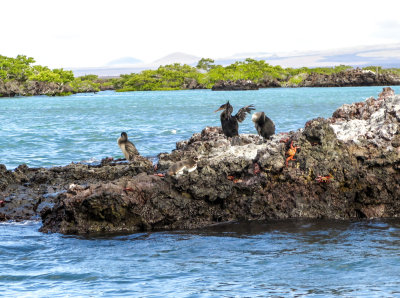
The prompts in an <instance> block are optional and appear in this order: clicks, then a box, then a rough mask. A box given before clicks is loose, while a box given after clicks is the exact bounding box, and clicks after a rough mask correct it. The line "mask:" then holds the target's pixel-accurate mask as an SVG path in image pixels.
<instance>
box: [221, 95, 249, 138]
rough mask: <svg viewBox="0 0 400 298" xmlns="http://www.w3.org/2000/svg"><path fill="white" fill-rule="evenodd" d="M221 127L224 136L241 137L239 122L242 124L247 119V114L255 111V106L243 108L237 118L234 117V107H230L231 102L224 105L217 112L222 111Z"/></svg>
mask: <svg viewBox="0 0 400 298" xmlns="http://www.w3.org/2000/svg"><path fill="white" fill-rule="evenodd" d="M221 110H223V112H222V113H221V126H222V131H223V132H224V135H226V136H227V137H228V138H231V137H236V136H238V135H239V124H238V122H242V121H243V120H244V119H245V118H246V113H249V114H250V113H251V111H252V110H254V106H253V105H248V106H245V107H244V108H241V109H240V110H239V112H237V114H236V115H235V116H232V112H233V107H232V106H231V105H230V103H229V101H228V102H227V103H226V104H223V105H222V106H220V107H219V109H218V110H216V111H215V112H218V111H221Z"/></svg>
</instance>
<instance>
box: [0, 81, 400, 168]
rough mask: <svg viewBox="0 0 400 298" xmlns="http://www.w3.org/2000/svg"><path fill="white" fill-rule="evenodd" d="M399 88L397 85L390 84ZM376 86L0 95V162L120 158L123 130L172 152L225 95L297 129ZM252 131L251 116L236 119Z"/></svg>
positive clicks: (154, 150)
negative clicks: (64, 95)
mask: <svg viewBox="0 0 400 298" xmlns="http://www.w3.org/2000/svg"><path fill="white" fill-rule="evenodd" d="M393 88H394V89H395V90H396V91H397V92H399V91H400V87H393ZM381 90H382V87H356V88H352V87H350V88H297V89H291V88H283V89H261V90H258V91H239V92H229V91H227V92H213V91H210V90H190V91H167V92H128V93H116V92H112V91H107V92H99V93H98V94H77V95H73V96H68V97H47V96H36V97H22V98H0V123H1V127H0V163H2V164H5V165H6V166H7V168H9V169H10V168H11V169H12V168H15V167H17V166H18V165H19V164H22V163H26V164H27V165H28V166H30V167H38V166H46V167H47V166H54V165H66V164H69V163H71V162H80V161H89V162H90V161H99V160H101V159H102V158H104V157H106V156H113V157H123V156H122V153H121V152H120V150H119V148H118V146H117V143H116V140H117V138H118V137H119V135H120V133H121V132H122V131H126V132H127V133H128V136H129V137H130V139H131V140H132V141H133V142H134V143H135V145H136V147H137V148H138V150H139V152H140V153H141V154H142V155H145V156H155V155H157V154H158V153H160V152H170V151H171V150H172V149H174V148H175V143H176V142H177V141H180V140H183V139H187V138H189V137H190V136H191V135H192V134H193V133H195V132H200V131H201V130H202V129H203V128H204V127H206V126H214V125H219V115H218V114H216V113H214V112H213V111H214V110H216V109H217V108H218V107H219V106H220V105H221V104H222V103H225V102H226V101H227V100H230V102H231V104H232V105H233V107H234V108H235V110H234V112H236V111H237V110H238V109H239V108H240V107H242V106H245V105H248V104H254V105H255V107H256V109H257V110H258V111H265V112H266V113H267V115H268V116H269V117H270V118H271V119H272V120H273V121H274V122H275V124H276V129H277V132H285V131H290V130H296V129H298V128H301V127H303V126H304V124H305V122H306V121H307V120H310V119H312V118H315V117H319V116H323V117H329V116H331V115H332V112H333V111H335V110H336V109H337V108H338V107H339V106H341V105H342V104H343V103H352V102H356V101H360V100H364V99H365V98H367V97H369V96H375V97H377V95H378V93H379V92H380V91H381ZM240 132H242V133H255V129H254V126H253V123H252V122H251V118H250V117H248V118H247V119H246V120H245V121H244V122H243V123H242V124H241V126H240Z"/></svg>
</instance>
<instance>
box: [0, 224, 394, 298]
mask: <svg viewBox="0 0 400 298" xmlns="http://www.w3.org/2000/svg"><path fill="white" fill-rule="evenodd" d="M38 228H39V223H34V222H25V223H21V224H10V223H0V235H1V236H0V268H1V271H0V296H3V297H76V296H77V297H112V296H122V297H269V296H274V297H300V296H307V297H308V296H311V297H332V296H340V297H399V296H400V278H399V276H400V222H399V221H390V220H380V221H355V222H351V221H327V220H319V221H307V220H296V221H294V220H293V221H292V220H287V221H272V222H267V223H251V224H244V223H241V224H231V225H221V226H215V227H213V228H208V229H203V230H197V231H190V232H188V231H186V232H185V231H176V232H164V233H140V234H132V235H120V236H109V237H97V238H82V237H72V236H61V235H59V234H41V233H39V232H37V229H38Z"/></svg>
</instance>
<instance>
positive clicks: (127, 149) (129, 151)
mask: <svg viewBox="0 0 400 298" xmlns="http://www.w3.org/2000/svg"><path fill="white" fill-rule="evenodd" d="M118 146H119V148H121V151H122V153H123V154H124V156H125V158H126V159H127V160H133V158H134V157H135V156H137V155H139V152H138V151H137V149H136V147H135V145H133V143H132V142H130V141H129V140H128V135H127V134H126V132H122V133H121V136H120V137H119V138H118Z"/></svg>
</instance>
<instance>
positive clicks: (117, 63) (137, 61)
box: [106, 57, 143, 66]
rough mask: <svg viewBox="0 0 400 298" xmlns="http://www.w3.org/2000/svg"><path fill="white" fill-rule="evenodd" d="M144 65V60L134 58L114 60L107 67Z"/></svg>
mask: <svg viewBox="0 0 400 298" xmlns="http://www.w3.org/2000/svg"><path fill="white" fill-rule="evenodd" d="M140 63H143V61H142V60H140V59H136V58H133V57H122V58H118V59H115V60H112V61H110V62H108V63H107V64H106V66H128V65H135V64H140Z"/></svg>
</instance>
